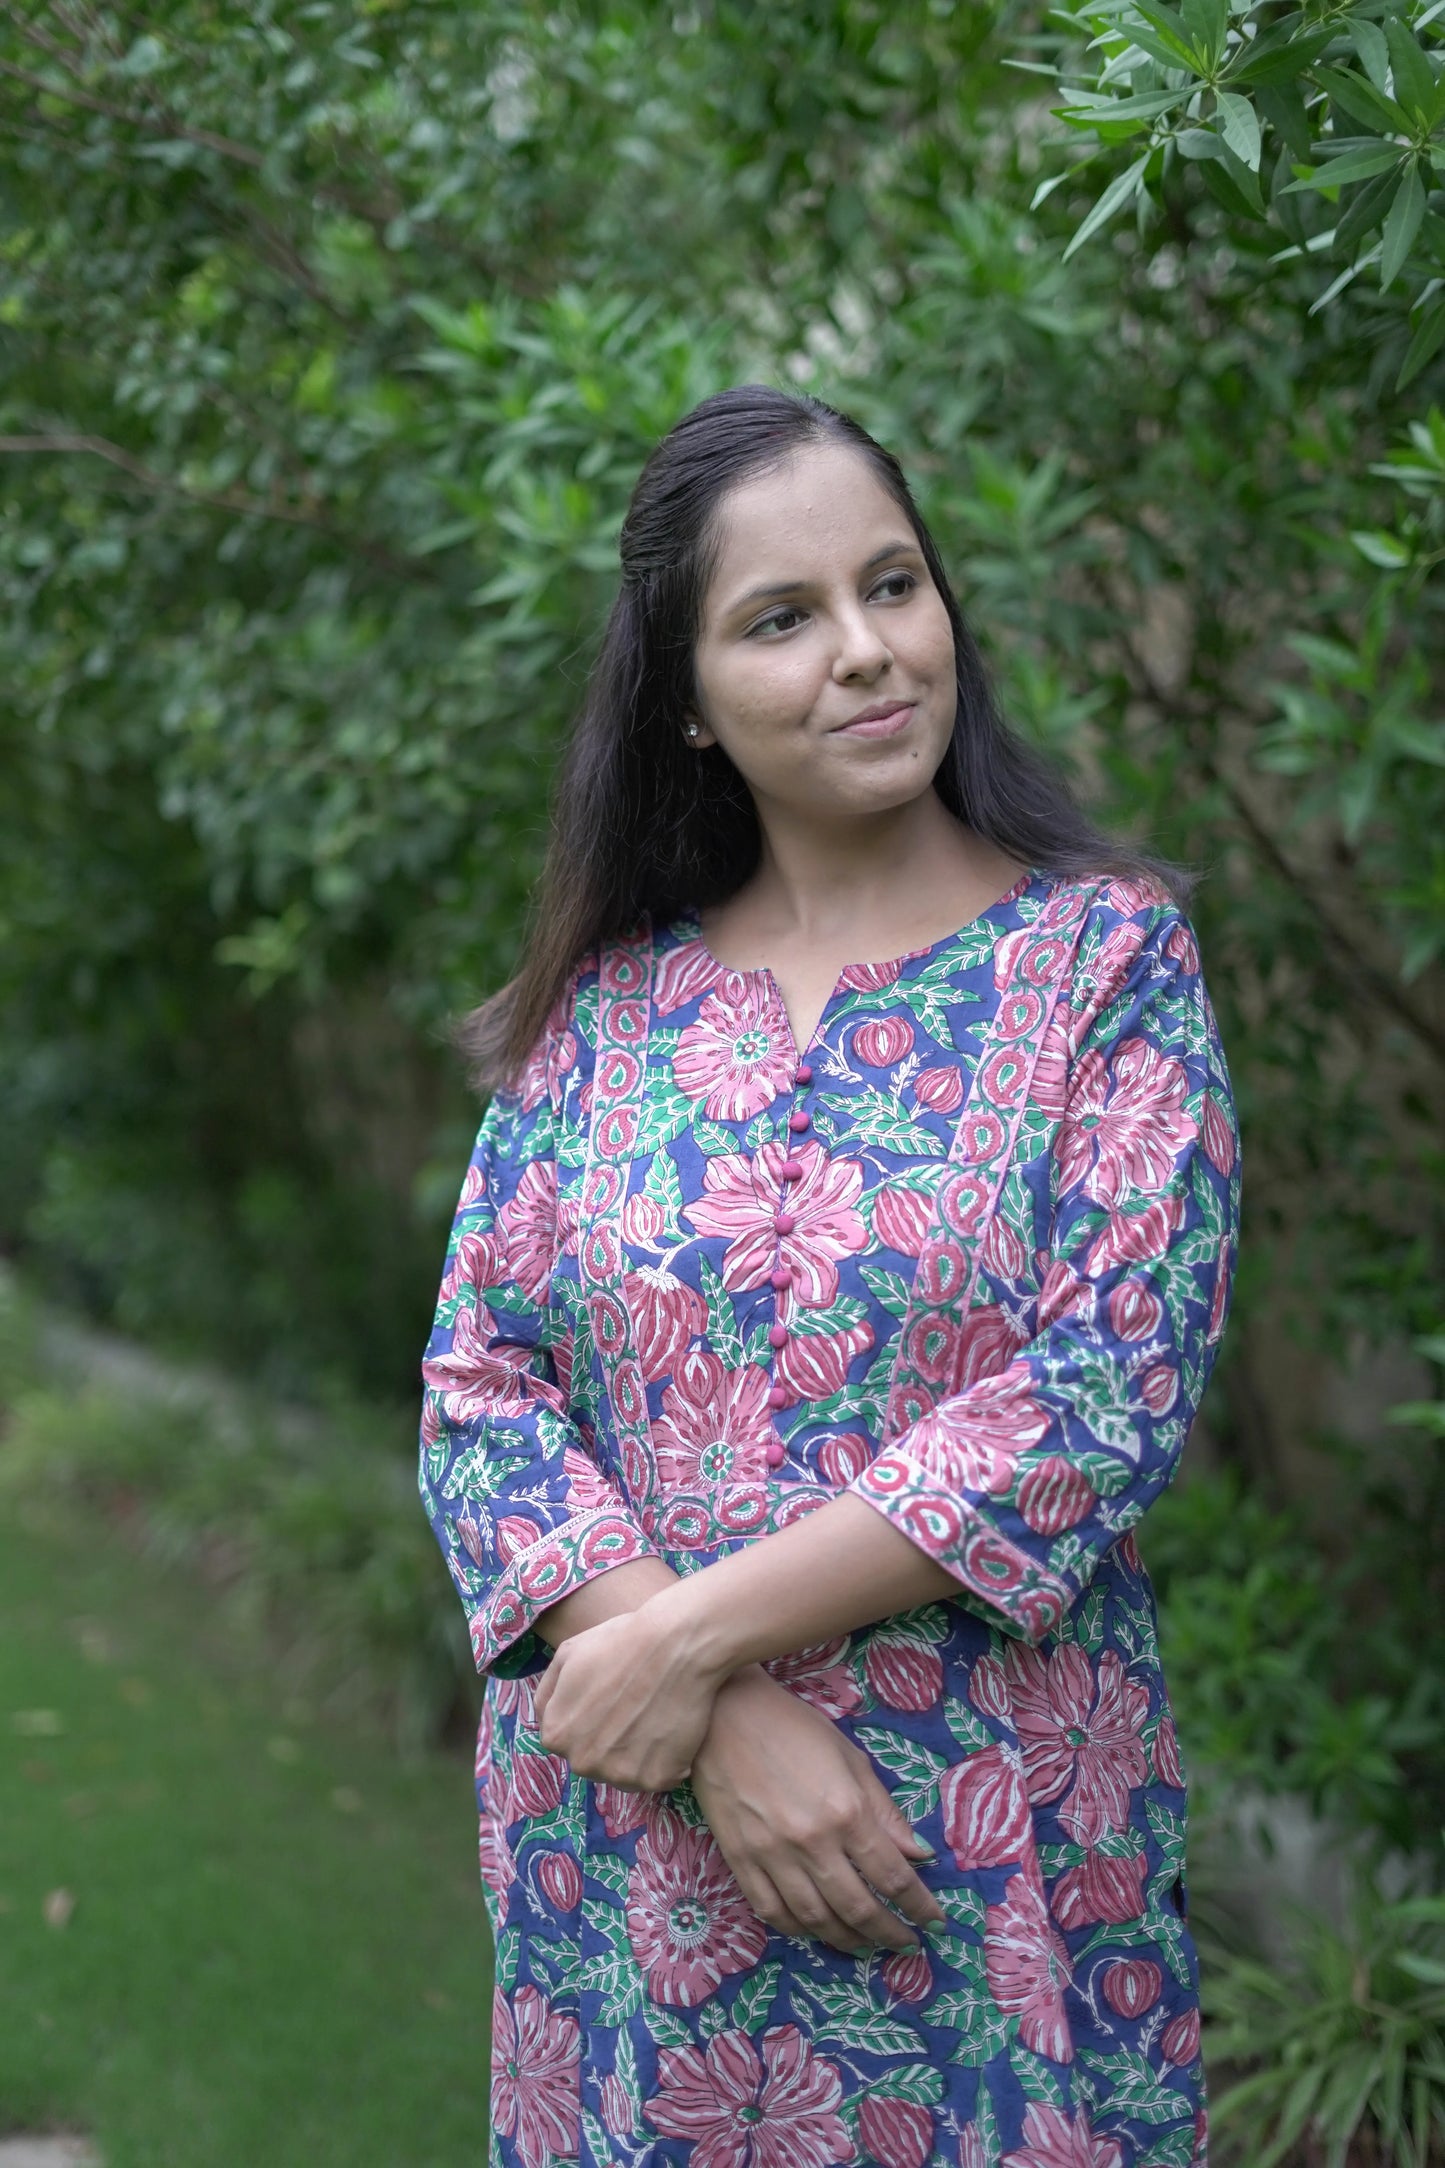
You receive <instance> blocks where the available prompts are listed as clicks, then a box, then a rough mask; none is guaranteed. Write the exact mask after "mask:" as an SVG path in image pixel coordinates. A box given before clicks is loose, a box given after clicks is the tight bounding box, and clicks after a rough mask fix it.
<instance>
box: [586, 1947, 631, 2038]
mask: <svg viewBox="0 0 1445 2168" xmlns="http://www.w3.org/2000/svg"><path fill="white" fill-rule="evenodd" d="M577 1986H578V1991H579V1993H581V1994H584V1995H597V1996H599V1997H600V1998H601V2000H600V2004H599V2008H598V2017H599V2019H600V2021H601V2023H602V2024H604V2025H625V2024H626V2023H627V2021H628V2019H629V2018H633V2017H636V2015H637V2013H638V2011H639V2010H640V2009H641V2008H642V1975H641V1973H640V1972H639V1971H638V1969H637V1961H636V1959H635V1958H634V1957H633V1955H632V1952H631V1951H630V1950H628V1951H627V1953H626V1955H625V1956H622V1955H619V1954H618V1953H617V1952H616V1951H611V1950H598V1951H595V1952H594V1953H593V1954H592V1955H591V1956H590V1957H587V1958H585V1959H584V1960H583V1963H582V1968H581V1970H580V1971H579V1973H578V1975H577Z"/></svg>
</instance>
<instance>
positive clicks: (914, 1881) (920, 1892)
mask: <svg viewBox="0 0 1445 2168" xmlns="http://www.w3.org/2000/svg"><path fill="white" fill-rule="evenodd" d="M848 1856H849V1858H850V1859H851V1860H852V1862H853V1865H854V1866H855V1867H856V1869H857V1871H858V1873H859V1874H860V1875H862V1877H863V1879H864V1881H865V1882H868V1883H869V1884H871V1886H872V1887H873V1888H874V1889H875V1890H877V1892H878V1894H879V1896H880V1897H882V1898H884V1899H885V1900H886V1901H887V1902H888V1903H889V1904H890V1905H896V1906H897V1908H898V1910H899V1911H900V1912H901V1913H903V1915H904V1916H905V1918H907V1919H910V1920H913V1921H916V1923H917V1924H918V1926H920V1927H931V1926H934V1925H936V1924H937V1923H938V1922H940V1921H944V1920H946V1919H947V1918H948V1914H947V1913H946V1912H945V1911H944V1909H943V1907H942V1905H941V1904H940V1903H939V1901H938V1899H937V1898H936V1897H935V1896H934V1894H933V1892H932V1890H931V1889H930V1888H929V1887H928V1885H927V1883H926V1882H924V1881H922V1880H920V1878H919V1876H918V1875H916V1874H915V1873H914V1871H913V1869H912V1868H911V1867H910V1866H909V1864H908V1862H907V1860H906V1859H904V1857H903V1855H902V1853H901V1852H899V1850H898V1848H897V1846H896V1844H895V1843H894V1841H893V1834H892V1831H891V1830H890V1831H889V1832H888V1833H887V1834H886V1835H884V1834H883V1833H882V1832H880V1833H879V1834H878V1835H877V1836H876V1837H864V1838H862V1839H861V1840H860V1841H859V1842H858V1843H857V1844H854V1845H851V1846H850V1847H849V1853H848Z"/></svg>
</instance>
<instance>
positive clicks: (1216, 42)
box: [1180, 0, 1229, 68]
mask: <svg viewBox="0 0 1445 2168" xmlns="http://www.w3.org/2000/svg"><path fill="white" fill-rule="evenodd" d="M1180 15H1181V17H1182V19H1183V22H1184V28H1185V30H1186V31H1187V32H1188V34H1189V37H1190V40H1191V42H1192V44H1193V45H1194V47H1195V49H1196V51H1198V52H1200V53H1202V54H1203V55H1204V57H1205V59H1206V60H1207V61H1208V63H1209V65H1210V67H1211V68H1213V67H1216V66H1217V65H1218V63H1219V57H1220V54H1221V53H1222V52H1223V51H1224V34H1225V32H1226V31H1227V30H1228V28H1229V0H1181V6H1180Z"/></svg>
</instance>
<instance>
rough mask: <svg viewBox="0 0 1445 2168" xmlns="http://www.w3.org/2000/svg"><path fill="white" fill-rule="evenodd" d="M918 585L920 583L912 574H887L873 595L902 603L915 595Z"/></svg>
mask: <svg viewBox="0 0 1445 2168" xmlns="http://www.w3.org/2000/svg"><path fill="white" fill-rule="evenodd" d="M917 585H918V581H917V579H916V577H915V576H914V574H913V573H911V572H885V573H884V575H883V577H882V579H881V580H880V581H879V582H878V585H877V586H876V587H875V588H874V589H873V593H874V594H875V595H882V596H884V597H885V599H887V600H889V601H895V602H902V601H904V600H905V599H906V597H907V596H909V595H911V594H912V593H913V590H914V588H915V587H917Z"/></svg>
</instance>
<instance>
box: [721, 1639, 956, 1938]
mask: <svg viewBox="0 0 1445 2168" xmlns="http://www.w3.org/2000/svg"><path fill="white" fill-rule="evenodd" d="M692 1788H693V1790H694V1792H695V1793H696V1794H697V1798H698V1803H699V1805H700V1806H701V1808H702V1811H703V1813H704V1814H705V1815H706V1817H707V1822H708V1827H709V1828H710V1829H711V1831H712V1833H713V1835H714V1837H715V1838H716V1839H717V1842H718V1845H719V1847H720V1849H721V1851H722V1854H723V1857H724V1858H725V1859H726V1861H727V1863H728V1865H729V1866H730V1867H731V1868H732V1871H733V1873H734V1874H735V1875H736V1876H737V1878H738V1882H739V1884H740V1886H741V1888H742V1892H743V1895H744V1896H745V1897H746V1898H747V1900H748V1903H749V1904H750V1905H751V1906H752V1908H753V1910H754V1911H755V1912H756V1913H757V1914H758V1915H759V1917H760V1918H762V1919H764V1920H766V1921H767V1923H768V1925H769V1926H770V1927H774V1928H776V1929H777V1930H778V1932H779V1933H780V1934H785V1935H817V1936H818V1937H820V1938H821V1940H822V1941H824V1942H829V1943H831V1944H832V1945H833V1947H834V1949H836V1950H842V1951H844V1952H846V1953H847V1954H849V1955H856V1954H857V1953H858V1952H859V1951H860V1950H861V1949H862V1948H863V1946H864V1945H865V1944H866V1943H868V1942H870V1941H872V1942H877V1943H882V1944H883V1945H884V1947H885V1948H887V1949H891V1950H913V1949H917V1947H918V1942H917V1938H916V1937H915V1936H914V1935H911V1934H910V1933H909V1931H908V1928H907V1927H906V1926H905V1924H904V1922H903V1921H902V1920H900V1919H898V1918H897V1917H895V1915H894V1914H893V1913H892V1912H890V1911H889V1910H888V1909H887V1906H885V1905H884V1904H883V1903H881V1902H880V1899H881V1898H883V1897H886V1898H887V1899H888V1900H889V1903H891V1904H894V1905H896V1906H897V1907H898V1909H899V1911H900V1912H902V1913H904V1914H905V1915H906V1916H907V1918H908V1919H910V1920H915V1921H917V1922H918V1924H919V1925H920V1926H922V1925H925V1924H927V1923H928V1922H931V1921H933V1920H943V1919H945V1918H946V1917H947V1915H946V1914H945V1912H944V1910H943V1907H942V1906H941V1905H940V1904H939V1902H938V1900H937V1898H936V1897H935V1896H934V1895H933V1894H932V1892H931V1891H930V1890H929V1889H927V1888H926V1887H925V1885H924V1884H923V1883H922V1882H921V1881H920V1880H919V1878H918V1876H917V1874H916V1873H915V1872H914V1867H913V1862H914V1861H916V1860H918V1859H920V1858H931V1857H932V1852H931V1850H930V1847H929V1846H928V1845H927V1844H925V1843H924V1842H923V1840H922V1838H920V1837H916V1836H915V1835H914V1833H913V1831H912V1829H910V1827H909V1825H908V1823H907V1821H906V1820H905V1818H904V1816H903V1814H902V1813H901V1812H900V1810H899V1809H898V1808H897V1807H895V1806H894V1804H893V1802H892V1800H891V1799H890V1798H889V1796H888V1793H887V1791H886V1790H885V1788H884V1786H883V1784H882V1783H881V1782H880V1780H879V1778H878V1774H877V1772H876V1770H875V1769H874V1767H873V1764H872V1762H871V1761H870V1760H869V1759H868V1756H867V1755H866V1754H865V1753H863V1752H862V1751H861V1749H860V1748H858V1747H856V1746H854V1745H853V1743H852V1742H851V1740H848V1739H845V1738H844V1736H843V1734H842V1732H840V1731H839V1730H838V1728H837V1726H836V1725H835V1724H832V1723H830V1721H829V1720H828V1718H827V1717H826V1716H824V1715H822V1714H821V1712H820V1711H819V1710H817V1709H813V1708H810V1707H809V1705H808V1704H807V1702H805V1701H800V1700H799V1699H798V1697H797V1695H796V1694H792V1693H790V1692H789V1691H788V1689H787V1687H785V1686H780V1685H779V1684H778V1682H777V1680H776V1679H771V1678H769V1676H768V1674H767V1673H766V1672H765V1671H763V1670H760V1669H756V1670H755V1669H749V1670H747V1671H742V1672H739V1673H737V1674H736V1676H734V1677H733V1678H731V1679H729V1680H728V1681H727V1683H726V1684H725V1685H724V1686H723V1687H722V1688H721V1690H720V1691H719V1693H718V1695H717V1699H716V1702H715V1704H714V1707H713V1712H712V1723H711V1725H710V1726H709V1729H708V1733H707V1737H706V1739H705V1740H704V1742H703V1743H702V1744H701V1745H700V1747H699V1748H698V1750H697V1753H696V1755H695V1756H694V1759H693V1765H692ZM870 1885H871V1887H870ZM875 1892H877V1894H876V1895H875Z"/></svg>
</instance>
